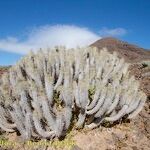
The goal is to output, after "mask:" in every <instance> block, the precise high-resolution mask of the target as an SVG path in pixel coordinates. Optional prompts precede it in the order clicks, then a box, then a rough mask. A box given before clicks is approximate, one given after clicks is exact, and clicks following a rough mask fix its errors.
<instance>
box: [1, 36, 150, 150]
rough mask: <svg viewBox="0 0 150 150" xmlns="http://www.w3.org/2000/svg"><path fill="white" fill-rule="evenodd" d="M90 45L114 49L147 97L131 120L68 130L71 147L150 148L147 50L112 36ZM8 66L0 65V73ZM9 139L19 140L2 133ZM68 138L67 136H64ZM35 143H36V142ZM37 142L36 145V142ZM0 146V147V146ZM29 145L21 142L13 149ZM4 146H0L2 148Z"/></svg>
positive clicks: (100, 149)
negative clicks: (139, 110)
mask: <svg viewBox="0 0 150 150" xmlns="http://www.w3.org/2000/svg"><path fill="white" fill-rule="evenodd" d="M91 46H94V47H97V48H99V49H101V48H103V47H106V48H107V49H108V51H110V52H111V53H112V52H113V51H117V52H118V54H119V56H120V57H123V58H124V59H125V60H126V61H127V62H129V63H131V65H130V72H131V74H132V75H134V76H135V78H136V79H137V80H139V81H140V83H141V86H140V88H141V89H142V90H143V91H144V92H145V93H146V94H147V96H148V99H147V102H146V104H145V107H144V109H143V110H142V111H141V113H140V114H139V115H138V116H137V117H136V118H135V119H133V120H131V121H130V120H121V121H120V122H116V124H108V125H107V124H104V125H102V126H100V127H99V128H97V129H94V130H91V131H87V130H73V131H72V132H70V134H69V142H70V140H71V141H74V143H75V145H74V146H73V147H72V148H71V150H149V149H150V51H149V50H145V49H143V48H139V47H138V46H135V45H132V44H128V43H126V42H123V41H120V40H118V39H115V38H104V39H101V40H98V41H96V42H95V43H93V44H92V45H91ZM8 68H9V67H0V77H1V75H2V74H3V73H4V72H6V71H7V69H8ZM4 137H5V138H6V139H8V140H10V141H16V140H19V137H18V136H16V133H13V134H6V135H4ZM67 140H68V139H67ZM36 145H37V144H36ZM37 146H38V145H37ZM1 149H2V148H1V146H0V150H1ZM22 149H28V150H29V149H31V147H25V146H22V145H19V146H17V148H16V149H14V150H22ZM36 149H38V150H58V149H59V150H67V149H66V148H65V147H64V145H63V148H55V147H54V148H52V147H42V148H39V147H38V148H37V147H36V148H34V150H36ZM2 150H4V149H2Z"/></svg>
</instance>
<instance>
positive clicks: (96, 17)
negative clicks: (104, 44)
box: [0, 0, 150, 65]
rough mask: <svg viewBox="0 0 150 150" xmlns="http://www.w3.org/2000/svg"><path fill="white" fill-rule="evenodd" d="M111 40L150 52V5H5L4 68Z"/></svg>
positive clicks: (40, 0)
mask: <svg viewBox="0 0 150 150" xmlns="http://www.w3.org/2000/svg"><path fill="white" fill-rule="evenodd" d="M107 36H109V37H110V36H111V37H116V38H119V39H121V40H124V41H127V42H129V43H133V44H136V45H139V46H140V47H143V48H146V49H150V1H149V0H0V65H13V64H15V63H16V62H17V61H18V60H19V59H20V58H21V57H22V56H24V55H25V54H26V53H28V52H29V51H30V50H33V51H37V50H38V49H39V48H43V49H46V48H47V47H54V46H56V45H64V46H66V47H67V48H75V47H77V46H80V47H82V46H87V45H89V44H91V43H93V42H95V41H96V40H98V39H101V38H103V37H107Z"/></svg>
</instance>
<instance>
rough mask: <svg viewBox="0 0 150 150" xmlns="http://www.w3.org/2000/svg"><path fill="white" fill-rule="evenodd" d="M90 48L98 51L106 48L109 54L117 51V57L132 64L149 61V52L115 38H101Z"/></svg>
mask: <svg viewBox="0 0 150 150" xmlns="http://www.w3.org/2000/svg"><path fill="white" fill-rule="evenodd" d="M91 46H94V47H97V48H99V49H101V48H103V47H106V48H107V49H108V51H110V52H111V53H112V52H113V51H117V52H118V54H119V56H120V57H124V58H125V60H126V61H127V62H132V63H134V62H139V61H142V60H150V50H145V49H143V48H140V47H138V46H136V45H132V44H129V43H127V42H124V41H121V40H118V39H116V38H111V37H108V38H103V39H100V40H98V41H96V42H95V43H93V44H92V45H91Z"/></svg>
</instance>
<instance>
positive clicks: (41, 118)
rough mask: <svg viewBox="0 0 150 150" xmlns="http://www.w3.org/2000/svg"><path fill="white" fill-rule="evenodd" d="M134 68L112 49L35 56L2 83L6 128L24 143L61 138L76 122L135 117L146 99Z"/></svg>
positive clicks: (0, 124)
mask: <svg viewBox="0 0 150 150" xmlns="http://www.w3.org/2000/svg"><path fill="white" fill-rule="evenodd" d="M128 66H129V64H127V63H125V62H124V59H121V58H119V57H118V56H117V53H115V52H114V53H113V54H110V53H109V52H108V51H107V50H106V49H102V50H100V51H99V50H97V49H96V48H91V47H87V48H77V49H70V50H66V49H65V48H64V47H57V48H54V49H50V50H46V51H42V50H39V51H38V52H37V53H33V52H30V54H28V55H27V56H25V57H23V58H22V59H21V60H20V61H19V62H18V63H17V64H16V65H15V66H13V67H12V68H10V69H9V71H8V72H7V73H5V74H4V75H3V77H2V78H1V79H0V129H1V130H2V131H6V132H15V131H17V132H18V131H19V133H20V134H21V136H22V138H23V139H24V140H29V139H32V138H47V139H51V138H54V137H61V136H64V135H65V134H66V133H67V130H68V129H69V127H70V125H71V123H72V122H74V124H75V125H74V126H76V127H77V128H82V127H86V128H90V129H93V128H95V127H98V126H99V125H100V124H101V123H102V122H103V121H109V122H114V121H117V120H119V119H121V118H122V117H123V116H125V115H126V116H127V117H128V118H129V119H131V118H133V117H135V116H136V115H137V114H138V113H139V112H140V111H141V109H142V107H143V105H144V103H145V101H146V95H145V94H144V93H143V92H142V91H140V90H139V83H138V81H136V80H135V78H134V77H133V76H130V75H129V71H128Z"/></svg>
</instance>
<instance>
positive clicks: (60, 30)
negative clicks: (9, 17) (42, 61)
mask: <svg viewBox="0 0 150 150" xmlns="http://www.w3.org/2000/svg"><path fill="white" fill-rule="evenodd" d="M100 38H101V37H100V36H99V35H98V34H96V33H94V32H92V31H90V30H89V29H87V28H83V27H78V26H74V25H55V26H42V27H39V28H36V29H33V30H32V31H31V32H30V34H29V35H28V36H27V38H26V39H25V40H24V41H20V39H18V38H15V37H8V38H6V39H0V50H4V51H9V52H15V53H20V54H25V53H27V52H29V51H30V50H31V49H32V50H38V49H39V48H47V47H54V46H56V45H63V46H66V47H67V48H74V47H77V46H80V47H82V46H87V45H89V44H91V43H93V42H95V41H96V40H98V39H100Z"/></svg>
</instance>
